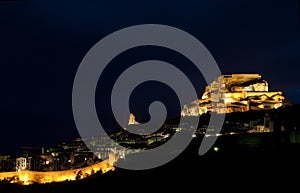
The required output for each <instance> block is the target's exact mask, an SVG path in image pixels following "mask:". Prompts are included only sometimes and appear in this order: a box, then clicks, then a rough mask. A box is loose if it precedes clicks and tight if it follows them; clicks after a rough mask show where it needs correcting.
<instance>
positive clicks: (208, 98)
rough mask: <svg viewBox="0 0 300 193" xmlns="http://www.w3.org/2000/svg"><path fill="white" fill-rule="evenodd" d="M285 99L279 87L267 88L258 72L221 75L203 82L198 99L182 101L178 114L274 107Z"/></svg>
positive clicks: (188, 114) (227, 111) (279, 105)
mask: <svg viewBox="0 0 300 193" xmlns="http://www.w3.org/2000/svg"><path fill="white" fill-rule="evenodd" d="M212 93H213V94H212ZM212 96H213V97H212ZM284 101H285V97H284V96H283V95H282V92H281V91H276V92H269V89H268V83H267V81H266V80H264V79H262V77H261V75H259V74H232V75H222V76H220V77H218V78H217V79H216V80H215V81H213V82H212V83H211V84H210V85H209V86H206V88H205V92H204V94H203V96H202V98H201V99H199V100H197V101H193V102H192V103H190V104H188V105H185V106H184V108H183V110H182V112H181V115H182V116H198V115H201V114H203V113H207V112H216V113H232V112H246V111H249V110H267V109H277V108H279V107H281V106H283V105H284Z"/></svg>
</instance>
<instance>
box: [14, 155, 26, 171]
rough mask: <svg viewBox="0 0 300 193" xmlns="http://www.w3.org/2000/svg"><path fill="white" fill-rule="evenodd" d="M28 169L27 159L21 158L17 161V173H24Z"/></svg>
mask: <svg viewBox="0 0 300 193" xmlns="http://www.w3.org/2000/svg"><path fill="white" fill-rule="evenodd" d="M26 169H27V160H26V158H25V157H19V158H17V159H16V171H18V172H19V171H23V170H26Z"/></svg>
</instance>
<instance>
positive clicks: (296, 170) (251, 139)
mask: <svg viewBox="0 0 300 193" xmlns="http://www.w3.org/2000/svg"><path fill="white" fill-rule="evenodd" d="M265 138H267V139H265ZM274 140H275V141H274ZM199 145H200V140H194V141H193V142H192V143H191V145H190V146H189V147H188V148H187V149H186V151H185V152H183V153H182V154H181V155H180V156H179V157H177V158H176V159H174V160H173V161H171V162H170V163H168V164H166V165H164V166H161V167H158V168H155V169H151V170H145V171H128V170H123V169H120V168H117V169H116V170H115V171H113V172H108V173H106V174H95V175H94V176H91V177H89V178H87V179H83V180H80V181H73V182H64V183H52V184H33V185H29V186H21V185H17V184H0V192H1V193H50V192H51V193H52V192H53V193H54V192H55V193H56V192H63V193H69V192H70V193H75V192H144V191H146V190H147V192H149V191H151V192H156V191H159V192H162V191H165V192H170V191H171V190H173V189H174V188H175V190H180V189H182V188H183V189H184V190H186V191H191V190H193V191H197V192H201V191H204V190H206V191H208V190H209V191H216V190H221V191H235V192H237V191H238V192H244V191H247V192H249V191H262V190H266V191H270V190H278V189H279V188H280V189H282V190H284V191H285V192H290V190H294V189H298V187H299V185H298V184H299V178H300V176H299V175H300V158H299V155H300V145H299V144H290V143H281V142H278V141H277V139H276V136H275V138H274V136H270V135H269V134H266V135H260V136H258V137H257V136H250V135H246V136H245V135H239V136H238V135H236V136H228V137H221V138H219V139H218V141H217V143H216V144H215V147H218V149H216V148H212V149H211V151H210V152H208V153H207V154H206V155H204V156H199V155H198V153H197V152H198V148H199ZM216 150H217V151H216Z"/></svg>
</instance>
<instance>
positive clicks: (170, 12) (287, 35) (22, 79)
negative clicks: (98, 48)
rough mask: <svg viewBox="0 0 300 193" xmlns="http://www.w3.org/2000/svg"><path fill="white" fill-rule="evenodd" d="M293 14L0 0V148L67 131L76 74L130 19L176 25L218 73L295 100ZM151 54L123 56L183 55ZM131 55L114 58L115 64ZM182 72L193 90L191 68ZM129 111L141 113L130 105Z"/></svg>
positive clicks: (282, 6) (286, 4)
mask: <svg viewBox="0 0 300 193" xmlns="http://www.w3.org/2000/svg"><path fill="white" fill-rule="evenodd" d="M299 18H300V17H299V2H298V1H296V0H291V1H282V0H280V1H279V0H278V1H276V0H264V1H260V0H252V1H250V0H249V1H247V0H243V1H241V0H233V1H221V0H203V1H198V0H190V1H171V0H164V1H161V0H160V1H158V0H157V1H156V0H152V1H114V0H112V1H92V2H87V1H80V2H76V1H62V0H59V1H58V0H51V1H48V0H43V1H35V0H32V1H29V0H28V1H0V53H1V54H0V55H1V60H0V64H1V76H0V81H1V84H0V85H1V97H0V99H1V101H0V112H1V117H2V118H1V124H2V125H0V129H1V136H2V140H0V154H1V152H3V153H6V152H9V151H10V150H11V151H12V150H16V149H17V148H18V147H19V146H21V145H25V146H26V145H29V146H35V145H41V144H45V145H46V146H48V145H51V144H54V143H56V142H58V141H60V140H63V139H69V138H72V137H74V136H77V135H78V134H77V131H76V129H75V125H74V123H73V118H72V107H71V96H72V84H73V79H74V76H75V73H76V70H77V68H78V66H79V64H80V62H81V60H82V58H83V57H84V55H85V54H86V52H87V51H88V50H89V49H90V48H91V47H92V46H93V45H94V44H95V43H96V42H97V41H99V40H100V39H101V38H103V37H104V36H106V35H108V34H110V33H112V32H114V31H116V30H119V29H122V28H124V27H127V26H131V25H137V24H145V23H158V24H165V25H171V26H174V27H178V28H180V29H183V30H185V31H187V32H188V33H190V34H192V35H194V36H195V37H196V38H198V39H199V40H200V41H201V42H202V43H203V44H204V45H205V46H206V47H207V48H208V50H209V51H210V52H211V53H212V55H213V56H214V58H215V59H216V61H217V63H218V64H219V67H220V69H221V71H222V72H223V73H224V74H226V73H260V74H262V75H263V77H264V78H265V79H266V80H267V81H268V82H269V85H270V89H271V90H282V91H283V92H284V95H285V96H286V97H287V99H288V100H290V101H292V102H294V103H300V76H299V72H300V22H299ZM148 52H149V50H148ZM159 53H160V52H159ZM159 53H157V52H155V51H154V50H153V51H152V50H151V52H150V54H149V53H147V51H145V52H144V53H142V54H141V53H139V51H136V52H133V53H132V55H133V56H134V54H135V55H136V57H138V58H140V59H141V60H142V59H144V58H148V59H153V58H158V59H166V60H169V61H170V62H175V63H176V62H177V63H180V62H181V61H184V60H183V59H178V60H175V59H170V58H169V56H171V55H172V54H173V53H166V54H165V55H164V56H165V58H164V56H162V55H159ZM137 54H138V56H137ZM156 54H158V56H157V55H156ZM133 56H131V58H130V57H128V58H126V57H125V59H124V57H123V58H122V57H121V59H120V60H119V65H122V64H123V63H129V62H130V61H135V60H134V59H132V58H135V57H133ZM143 57H144V58H143ZM172 58H173V57H172ZM122 60H126V61H122ZM115 63H116V65H117V63H118V62H115ZM121 63H122V64H121ZM116 69H117V67H116ZM113 70H114V68H112V71H113ZM112 71H108V72H112ZM187 72H188V73H190V75H189V77H190V79H191V80H192V81H193V83H194V84H195V85H196V86H195V87H196V89H198V91H199V94H201V93H202V92H203V90H204V86H205V83H203V80H202V77H201V74H199V73H198V72H194V71H193V70H192V68H188V69H187ZM198 82H199V84H198ZM108 85H109V84H108ZM149 90H150V91H151V89H149ZM141 91H144V90H143V89H142V88H141ZM97 92H98V91H97ZM97 95H98V96H99V98H101V97H104V98H105V96H102V95H101V93H100V94H97ZM137 95H138V94H137ZM141 96H142V95H141ZM167 96H168V95H167ZM165 98H167V97H165ZM149 100H150V99H149ZM137 103H138V104H139V105H138V106H143V105H142V104H144V103H147V102H142V101H139V100H137ZM133 111H136V112H137V113H138V112H139V111H141V110H139V108H138V107H136V109H134V105H133ZM175 111H176V110H175ZM141 114H142V113H141ZM104 119H106V118H104ZM8 150H9V151H8Z"/></svg>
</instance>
